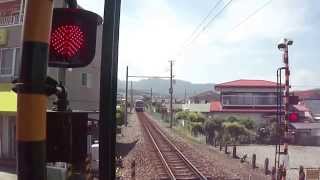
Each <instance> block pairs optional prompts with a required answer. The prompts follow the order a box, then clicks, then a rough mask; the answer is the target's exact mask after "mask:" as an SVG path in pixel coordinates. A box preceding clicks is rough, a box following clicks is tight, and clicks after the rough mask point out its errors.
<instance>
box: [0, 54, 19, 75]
mask: <svg viewBox="0 0 320 180" xmlns="http://www.w3.org/2000/svg"><path fill="white" fill-rule="evenodd" d="M16 51H17V48H5V49H0V76H12V75H13V73H14V66H15V64H14V63H15V58H16Z"/></svg>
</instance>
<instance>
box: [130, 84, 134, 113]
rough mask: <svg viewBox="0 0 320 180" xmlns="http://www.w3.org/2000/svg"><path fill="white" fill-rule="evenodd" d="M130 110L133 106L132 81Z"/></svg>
mask: <svg viewBox="0 0 320 180" xmlns="http://www.w3.org/2000/svg"><path fill="white" fill-rule="evenodd" d="M130 96H131V97H130V112H131V111H132V108H133V89H132V81H131V82H130Z"/></svg>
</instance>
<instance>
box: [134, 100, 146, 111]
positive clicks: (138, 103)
mask: <svg viewBox="0 0 320 180" xmlns="http://www.w3.org/2000/svg"><path fill="white" fill-rule="evenodd" d="M134 107H135V111H136V112H143V111H144V102H143V100H136V102H135V105H134Z"/></svg>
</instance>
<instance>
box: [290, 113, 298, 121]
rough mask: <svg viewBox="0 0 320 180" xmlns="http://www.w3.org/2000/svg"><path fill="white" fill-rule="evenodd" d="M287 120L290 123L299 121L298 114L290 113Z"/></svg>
mask: <svg viewBox="0 0 320 180" xmlns="http://www.w3.org/2000/svg"><path fill="white" fill-rule="evenodd" d="M288 120H289V121H290V122H297V121H299V114H298V113H297V112H291V113H289V115H288Z"/></svg>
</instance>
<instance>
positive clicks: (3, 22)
mask: <svg viewBox="0 0 320 180" xmlns="http://www.w3.org/2000/svg"><path fill="white" fill-rule="evenodd" d="M22 18H23V14H21V18H19V14H15V15H11V16H3V17H0V27H1V26H12V25H20V24H22Z"/></svg>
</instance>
